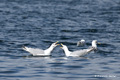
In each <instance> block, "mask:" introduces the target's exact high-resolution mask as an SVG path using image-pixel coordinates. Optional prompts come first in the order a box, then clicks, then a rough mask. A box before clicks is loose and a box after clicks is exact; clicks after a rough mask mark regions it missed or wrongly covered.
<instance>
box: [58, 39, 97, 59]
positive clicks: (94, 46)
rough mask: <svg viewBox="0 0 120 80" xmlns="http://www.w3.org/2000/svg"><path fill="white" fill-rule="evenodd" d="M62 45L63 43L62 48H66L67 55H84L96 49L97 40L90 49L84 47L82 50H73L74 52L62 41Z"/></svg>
mask: <svg viewBox="0 0 120 80" xmlns="http://www.w3.org/2000/svg"><path fill="white" fill-rule="evenodd" d="M61 45H62V47H60V48H62V49H63V50H64V52H65V55H66V56H67V57H68V56H79V57H80V56H84V55H86V54H88V53H90V52H91V51H94V50H95V49H97V40H93V41H92V46H91V47H89V48H88V49H82V50H77V51H73V52H72V51H69V49H68V47H67V46H66V45H63V44H62V43H61Z"/></svg>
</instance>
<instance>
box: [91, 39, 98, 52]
mask: <svg viewBox="0 0 120 80" xmlns="http://www.w3.org/2000/svg"><path fill="white" fill-rule="evenodd" d="M97 44H100V43H99V42H97V40H93V41H92V47H94V48H95V50H97Z"/></svg>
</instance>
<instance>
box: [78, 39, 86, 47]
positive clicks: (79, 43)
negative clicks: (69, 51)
mask: <svg viewBox="0 0 120 80" xmlns="http://www.w3.org/2000/svg"><path fill="white" fill-rule="evenodd" d="M84 45H85V40H84V39H81V40H80V41H78V42H77V46H84Z"/></svg>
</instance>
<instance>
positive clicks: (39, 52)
mask: <svg viewBox="0 0 120 80" xmlns="http://www.w3.org/2000/svg"><path fill="white" fill-rule="evenodd" d="M57 43H58V41H57V42H55V43H52V44H51V46H50V47H49V48H48V49H46V50H42V49H38V48H29V47H25V46H23V47H22V48H23V49H24V50H25V51H27V52H29V53H30V54H32V55H33V56H50V55H51V51H52V50H53V49H54V48H55V47H56V46H57V45H59V44H57Z"/></svg>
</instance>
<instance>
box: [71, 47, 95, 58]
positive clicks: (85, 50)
mask: <svg viewBox="0 0 120 80" xmlns="http://www.w3.org/2000/svg"><path fill="white" fill-rule="evenodd" d="M92 50H94V49H93V48H90V49H83V50H77V51H74V52H72V53H71V54H70V55H71V56H84V55H86V54H88V53H89V52H91V51H92Z"/></svg>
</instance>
